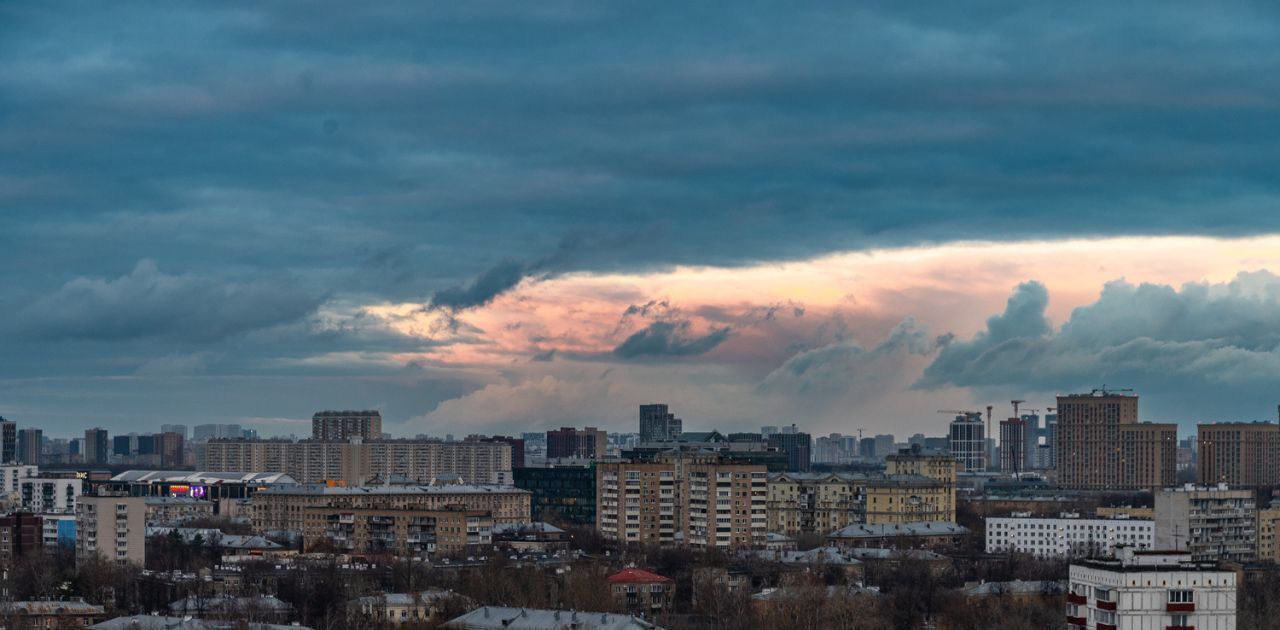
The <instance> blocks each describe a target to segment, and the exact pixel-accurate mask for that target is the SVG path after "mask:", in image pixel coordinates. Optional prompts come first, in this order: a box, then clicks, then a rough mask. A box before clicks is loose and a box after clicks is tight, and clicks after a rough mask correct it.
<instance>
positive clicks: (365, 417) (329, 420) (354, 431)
mask: <svg viewBox="0 0 1280 630" xmlns="http://www.w3.org/2000/svg"><path fill="white" fill-rule="evenodd" d="M353 437H358V438H363V439H365V440H381V439H382V414H380V413H378V412H377V411H321V412H318V413H316V414H315V415H313V416H311V438H312V439H315V440H324V441H326V442H343V441H346V440H349V439H351V438H353Z"/></svg>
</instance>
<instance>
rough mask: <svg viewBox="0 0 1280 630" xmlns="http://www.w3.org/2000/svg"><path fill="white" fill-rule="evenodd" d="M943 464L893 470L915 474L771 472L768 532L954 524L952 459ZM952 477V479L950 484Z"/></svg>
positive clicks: (796, 532)
mask: <svg viewBox="0 0 1280 630" xmlns="http://www.w3.org/2000/svg"><path fill="white" fill-rule="evenodd" d="M940 459H946V460H949V461H950V465H949V470H950V471H951V475H950V476H948V474H947V473H946V470H947V469H948V467H947V466H942V467H941V468H938V467H933V466H932V464H929V465H925V464H924V463H920V465H919V466H892V465H891V467H892V468H893V469H894V470H928V471H931V472H933V473H934V474H936V475H938V477H940V478H936V477H927V476H924V475H919V474H913V473H905V474H904V473H898V474H883V475H864V474H853V473H775V474H773V475H770V476H769V490H768V528H769V531H770V532H775V533H779V534H784V535H787V536H799V535H802V534H821V535H825V534H829V533H831V532H833V531H836V530H838V529H843V528H845V527H848V526H850V525H856V524H883V523H916V522H942V523H947V522H954V521H955V517H956V508H955V504H956V499H955V480H954V471H955V461H954V460H951V458H949V457H945V456H944V457H942V458H940ZM948 479H950V481H948Z"/></svg>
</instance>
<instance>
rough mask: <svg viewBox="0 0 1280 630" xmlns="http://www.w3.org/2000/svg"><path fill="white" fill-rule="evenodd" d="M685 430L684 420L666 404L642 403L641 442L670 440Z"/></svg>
mask: <svg viewBox="0 0 1280 630" xmlns="http://www.w3.org/2000/svg"><path fill="white" fill-rule="evenodd" d="M682 432H684V422H683V421H681V420H680V419H679V418H677V417H676V416H675V414H673V413H671V412H670V411H669V410H668V409H667V406H666V405H665V404H651V405H640V442H642V443H644V442H668V441H671V440H675V439H676V438H677V437H679V435H680V434H681V433H682Z"/></svg>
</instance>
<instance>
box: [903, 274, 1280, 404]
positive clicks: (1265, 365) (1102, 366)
mask: <svg viewBox="0 0 1280 630" xmlns="http://www.w3.org/2000/svg"><path fill="white" fill-rule="evenodd" d="M1047 303H1048V294H1047V291H1046V290H1045V288H1044V287H1043V286H1042V285H1040V284H1039V283H1024V284H1023V285H1020V286H1019V287H1018V288H1017V289H1016V290H1015V291H1014V294H1013V296H1012V297H1010V299H1009V302H1008V305H1007V306H1006V308H1005V311H1004V313H1003V314H1001V315H997V316H994V317H992V318H991V319H989V320H988V323H987V328H986V330H984V331H982V332H979V333H978V334H977V335H975V336H974V337H973V338H972V339H969V340H965V341H954V342H952V343H949V344H948V345H946V346H945V347H944V348H943V350H942V351H941V352H940V353H939V354H938V356H937V358H936V359H935V360H934V361H933V363H932V364H930V365H929V366H928V368H926V369H925V370H924V373H923V375H922V377H921V378H920V380H919V381H918V382H917V383H916V387H919V388H926V389H927V388H936V387H944V386H948V385H952V386H960V387H975V388H979V389H983V390H986V391H992V392H995V391H999V392H1005V393H1008V392H1013V393H1020V392H1054V391H1059V392H1060V391H1064V390H1071V389H1074V388H1081V389H1088V388H1089V387H1091V386H1096V385H1098V384H1101V383H1108V384H1112V385H1113V386H1117V385H1127V386H1131V387H1134V388H1135V389H1138V390H1139V392H1146V393H1148V394H1152V395H1153V397H1154V398H1156V399H1157V400H1159V401H1160V402H1159V403H1158V404H1159V405H1161V406H1159V407H1156V409H1159V410H1161V411H1164V412H1166V413H1169V414H1170V415H1172V416H1174V417H1178V418H1186V417H1187V414H1189V413H1196V412H1198V411H1200V410H1201V409H1206V408H1211V404H1210V403H1211V401H1219V402H1220V401H1222V400H1223V397H1224V396H1227V397H1230V398H1232V399H1233V402H1239V401H1241V400H1244V399H1248V400H1253V399H1254V398H1256V397H1257V395H1258V393H1259V388H1262V389H1265V390H1268V391H1270V390H1271V389H1273V387H1274V385H1275V384H1276V383H1277V378H1276V376H1275V375H1276V374H1280V278H1278V277H1277V276H1275V275H1274V274H1272V273H1270V272H1267V271H1258V272H1252V273H1241V274H1239V275H1237V276H1236V277H1235V278H1234V279H1233V280H1231V281H1230V282H1225V283H1203V282H1201V283H1188V284H1185V285H1183V286H1182V287H1181V288H1180V289H1176V288H1174V287H1170V286H1167V285H1158V284H1148V283H1143V284H1139V285H1133V284H1130V283H1127V282H1124V281H1115V282H1111V283H1108V284H1107V285H1106V287H1105V288H1104V289H1103V291H1102V293H1101V295H1100V296H1099V297H1098V299H1097V301H1095V302H1093V303H1091V304H1088V305H1085V306H1081V307H1078V308H1076V309H1075V310H1073V311H1072V313H1071V317H1070V318H1069V319H1068V320H1067V321H1066V322H1065V323H1064V324H1063V325H1062V327H1061V328H1058V329H1054V328H1053V326H1052V325H1051V324H1050V323H1049V321H1048V319H1047V318H1046V317H1045V313H1044V309H1045V307H1046V306H1047ZM1273 405H1274V401H1273V402H1272V403H1271V404H1268V405H1267V407H1272V406H1273ZM1224 411H1226V410H1225V409H1223V408H1220V409H1218V410H1217V412H1216V413H1219V414H1221V413H1223V412H1224ZM1227 413H1230V412H1227Z"/></svg>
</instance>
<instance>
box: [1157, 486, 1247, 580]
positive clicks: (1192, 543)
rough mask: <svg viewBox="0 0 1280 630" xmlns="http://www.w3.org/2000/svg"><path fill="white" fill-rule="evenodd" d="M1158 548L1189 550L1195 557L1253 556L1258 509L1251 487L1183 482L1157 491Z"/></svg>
mask: <svg viewBox="0 0 1280 630" xmlns="http://www.w3.org/2000/svg"><path fill="white" fill-rule="evenodd" d="M1155 503H1156V506H1155V522H1156V548H1157V549H1172V550H1177V551H1184V552H1189V553H1190V554H1191V557H1192V560H1195V561H1197V562H1216V561H1220V560H1229V561H1234V562H1249V561H1252V560H1253V559H1254V558H1255V557H1256V555H1257V552H1258V547H1257V540H1256V536H1257V526H1258V521H1257V519H1258V510H1257V503H1256V500H1255V498H1254V493H1253V492H1252V491H1250V490H1231V489H1229V488H1228V487H1227V486H1226V485H1225V484H1223V485H1220V486H1217V487H1208V488H1206V487H1197V486H1192V485H1187V486H1184V487H1181V488H1175V489H1165V490H1162V491H1160V492H1158V493H1156V496H1155Z"/></svg>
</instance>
